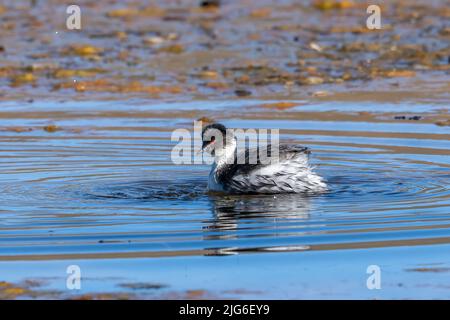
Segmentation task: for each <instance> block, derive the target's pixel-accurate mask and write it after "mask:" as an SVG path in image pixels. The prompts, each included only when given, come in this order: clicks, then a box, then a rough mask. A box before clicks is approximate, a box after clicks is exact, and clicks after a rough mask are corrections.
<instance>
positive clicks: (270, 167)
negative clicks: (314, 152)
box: [202, 123, 327, 194]
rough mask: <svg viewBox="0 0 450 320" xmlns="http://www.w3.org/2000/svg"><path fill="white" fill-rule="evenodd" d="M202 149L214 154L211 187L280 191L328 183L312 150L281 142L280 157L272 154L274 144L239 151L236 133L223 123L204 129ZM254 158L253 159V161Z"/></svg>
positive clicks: (317, 187)
mask: <svg viewBox="0 0 450 320" xmlns="http://www.w3.org/2000/svg"><path fill="white" fill-rule="evenodd" d="M202 141H203V144H202V151H204V152H207V153H209V154H210V155H212V156H213V157H214V163H213V166H212V169H211V172H210V174H209V180H208V190H209V191H216V192H226V193H249V194H258V193H262V194H277V193H318V192H323V191H326V190H327V185H326V183H325V182H324V181H323V179H322V178H321V177H320V176H318V175H317V174H316V173H315V172H314V171H313V168H312V167H311V166H310V165H309V161H308V160H309V155H310V153H311V152H310V151H309V149H308V148H306V147H303V146H298V145H280V146H279V150H278V157H277V159H275V160H274V159H271V161H270V162H267V161H262V160H264V159H262V158H261V155H267V157H268V158H270V157H271V145H267V146H265V147H264V148H262V147H261V148H260V147H259V146H258V148H254V149H250V148H247V147H246V148H245V150H243V151H242V152H240V153H238V150H237V141H236V137H235V136H234V135H233V133H232V132H231V131H230V130H227V129H226V127H225V126H223V125H222V124H219V123H214V124H210V125H208V126H206V127H205V128H204V129H203V131H202ZM252 159H253V161H252Z"/></svg>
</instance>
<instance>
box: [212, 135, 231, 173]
mask: <svg viewBox="0 0 450 320" xmlns="http://www.w3.org/2000/svg"><path fill="white" fill-rule="evenodd" d="M236 145H237V142H236V139H235V138H234V137H233V139H231V141H230V142H229V143H228V144H227V145H225V146H224V148H222V149H221V150H220V151H217V150H216V152H215V156H214V161H215V163H216V166H217V168H220V167H222V166H224V165H226V164H232V163H233V162H234V157H235V151H236Z"/></svg>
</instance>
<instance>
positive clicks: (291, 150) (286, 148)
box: [217, 144, 310, 185]
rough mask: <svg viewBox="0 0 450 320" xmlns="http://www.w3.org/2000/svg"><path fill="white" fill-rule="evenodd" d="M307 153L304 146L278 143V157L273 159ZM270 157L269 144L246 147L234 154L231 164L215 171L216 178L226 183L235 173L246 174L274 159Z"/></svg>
mask: <svg viewBox="0 0 450 320" xmlns="http://www.w3.org/2000/svg"><path fill="white" fill-rule="evenodd" d="M309 154H310V151H309V149H308V148H307V147H304V146H298V145H280V146H279V151H278V159H275V162H279V161H284V160H290V159H295V158H296V157H299V156H305V155H306V156H308V155H309ZM266 155H267V156H266ZM275 155H276V154H274V155H273V156H275ZM271 157H272V146H271V145H270V144H269V145H267V146H265V147H261V148H260V147H259V146H258V148H254V149H249V148H246V149H245V151H242V152H241V153H239V154H237V153H236V154H235V156H234V163H233V164H227V165H225V166H224V167H223V168H222V169H220V170H219V171H218V172H217V180H218V182H221V183H222V184H224V185H227V184H228V183H229V182H230V180H232V179H233V177H235V176H237V175H247V174H249V173H250V172H251V171H253V170H255V169H257V168H259V167H263V166H266V165H269V164H270V163H273V162H271V161H272V160H274V159H271ZM268 161H269V162H268Z"/></svg>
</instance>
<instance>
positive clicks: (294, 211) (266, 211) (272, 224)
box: [203, 194, 311, 255]
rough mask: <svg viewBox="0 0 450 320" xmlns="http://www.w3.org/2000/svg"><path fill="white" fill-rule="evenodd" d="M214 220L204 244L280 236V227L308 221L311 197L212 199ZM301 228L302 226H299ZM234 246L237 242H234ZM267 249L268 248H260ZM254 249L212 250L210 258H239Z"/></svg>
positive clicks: (208, 227) (295, 195)
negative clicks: (278, 227) (238, 255)
mask: <svg viewBox="0 0 450 320" xmlns="http://www.w3.org/2000/svg"><path fill="white" fill-rule="evenodd" d="M210 200H211V204H212V212H213V219H211V220H208V221H206V225H205V227H204V235H203V239H204V240H238V239H239V238H240V237H251V234H252V233H253V234H257V235H258V236H261V235H263V234H266V235H270V236H274V237H275V236H276V235H277V224H280V225H282V226H283V228H285V227H286V224H289V222H290V221H291V222H293V221H296V222H297V223H298V220H301V221H302V220H306V219H308V217H309V211H310V201H311V197H310V196H305V195H299V194H280V195H225V196H224V195H210ZM297 226H298V224H297ZM233 242H234V241H233ZM259 249H261V250H262V249H264V248H259ZM243 250H245V251H249V250H251V249H250V248H247V249H244V248H236V247H226V248H223V247H222V248H217V249H214V250H208V255H229V254H237V253H238V252H239V251H243Z"/></svg>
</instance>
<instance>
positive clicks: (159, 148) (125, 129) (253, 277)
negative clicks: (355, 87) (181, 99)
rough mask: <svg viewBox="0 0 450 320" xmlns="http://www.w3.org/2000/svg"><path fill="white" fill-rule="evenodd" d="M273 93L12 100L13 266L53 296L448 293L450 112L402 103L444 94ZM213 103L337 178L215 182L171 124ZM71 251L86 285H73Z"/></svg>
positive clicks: (208, 112)
mask: <svg viewBox="0 0 450 320" xmlns="http://www.w3.org/2000/svg"><path fill="white" fill-rule="evenodd" d="M265 103H267V102H265ZM260 104H261V102H258V101H246V102H235V101H229V102H228V101H224V102H205V101H203V102H190V103H182V104H176V103H167V104H162V103H160V104H153V105H152V104H139V103H120V102H93V103H88V102H79V103H33V104H30V105H27V104H18V103H4V104H3V105H2V108H1V112H0V119H1V127H0V194H1V198H0V201H1V206H0V217H1V219H0V280H3V281H8V282H14V283H20V282H21V281H25V280H27V279H28V280H29V279H41V280H43V283H44V285H43V286H42V287H41V288H39V289H37V292H42V297H44V298H45V297H47V296H46V294H47V293H48V292H49V290H51V292H53V294H54V295H56V296H58V297H64V298H67V297H69V298H70V297H75V296H77V295H82V294H86V293H104V292H110V293H117V292H121V293H125V294H130V295H136V296H137V297H142V298H186V297H187V298H199V297H204V298H255V299H260V298H276V299H278V298H280V299H284V298H300V299H303V298H369V299H370V298H450V187H449V185H450V157H449V155H450V127H442V126H437V125H435V124H434V123H429V122H424V121H420V120H419V121H415V120H408V119H407V118H406V120H394V117H393V116H392V114H395V113H398V112H406V110H407V111H408V112H418V113H429V114H433V113H434V112H435V111H436V110H441V109H442V108H443V106H442V105H433V104H429V105H428V104H408V103H403V104H381V105H377V106H374V105H372V104H370V103H364V104H358V103H347V104H345V106H343V105H344V104H343V103H341V104H342V106H336V104H331V103H326V102H324V103H322V104H315V105H311V104H309V105H308V104H307V105H304V104H303V103H302V102H299V107H298V108H292V109H289V110H283V111H279V110H269V109H267V108H260V107H258V105H260ZM338 108H339V110H340V111H342V112H343V113H342V114H343V116H342V117H337V118H336V117H335V118H336V120H334V121H330V120H329V119H327V116H326V115H327V113H329V112H334V110H336V109H338ZM29 110H33V111H32V112H30V111H29ZM368 110H378V112H379V114H378V115H376V114H375V116H376V117H378V118H376V120H373V119H372V120H367V119H366V120H365V118H362V119H359V120H357V121H353V120H352V119H351V118H348V117H350V116H351V115H352V114H355V113H358V112H360V113H363V112H365V111H368ZM388 115H389V116H388ZM202 116H207V117H210V118H213V119H216V120H220V122H222V123H224V124H225V125H227V126H229V127H232V128H268V129H271V128H278V129H280V134H281V136H280V140H281V142H287V143H298V144H304V145H307V146H309V147H310V148H311V149H312V152H313V153H312V159H311V160H312V162H313V163H314V165H316V170H317V172H319V174H320V175H322V176H323V177H325V178H326V180H327V181H328V184H329V187H330V191H329V192H327V193H324V194H320V195H310V196H304V195H277V196H273V195H272V196H220V195H210V194H208V193H206V181H207V175H208V173H209V166H207V165H175V164H173V163H172V161H171V158H170V155H171V150H172V148H173V146H174V145H175V144H176V142H173V141H171V139H170V137H171V134H172V131H173V130H174V129H178V128H187V129H189V130H192V125H193V121H194V120H195V119H198V118H200V117H202ZM347 116H348V117H347ZM50 123H52V124H53V123H54V124H56V127H53V126H48V125H49V124H50ZM46 126H47V127H46ZM43 128H46V129H47V130H44V129H43ZM69 265H78V266H80V268H81V271H82V279H83V281H82V289H81V290H73V291H70V290H67V289H66V277H67V274H66V268H67V267H68V266H69ZM370 265H377V266H379V267H380V270H381V289H380V290H369V289H368V288H367V286H366V281H367V278H368V277H369V276H370V275H369V274H367V272H366V271H367V268H368V267H369V266H370ZM39 290H41V291H39ZM45 292H47V293H45ZM49 297H54V296H51V295H50V296H49ZM25 298H26V296H25Z"/></svg>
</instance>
